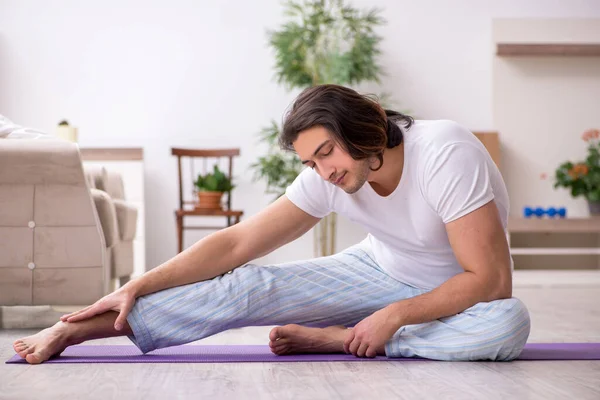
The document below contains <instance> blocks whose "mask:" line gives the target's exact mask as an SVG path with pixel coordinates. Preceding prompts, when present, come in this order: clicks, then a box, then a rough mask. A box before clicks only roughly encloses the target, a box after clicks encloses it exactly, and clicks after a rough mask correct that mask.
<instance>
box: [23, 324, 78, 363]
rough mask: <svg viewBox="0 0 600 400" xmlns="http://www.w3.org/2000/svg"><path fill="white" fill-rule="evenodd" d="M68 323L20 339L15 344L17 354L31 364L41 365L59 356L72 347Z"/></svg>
mask: <svg viewBox="0 0 600 400" xmlns="http://www.w3.org/2000/svg"><path fill="white" fill-rule="evenodd" d="M67 325H68V323H65V322H60V321H59V322H57V323H56V324H55V325H54V326H52V327H50V328H47V329H44V330H43V331H40V332H38V333H36V334H35V335H32V336H27V337H26V338H23V339H19V340H17V341H15V342H14V343H13V348H14V349H15V352H16V353H17V354H18V355H19V356H21V358H24V359H25V360H27V362H28V363H29V364H39V363H41V362H44V361H46V360H47V359H49V358H50V357H52V356H54V355H58V354H60V353H62V352H63V351H64V349H66V348H67V346H70V345H71V344H72V343H70V342H69V335H68V327H67Z"/></svg>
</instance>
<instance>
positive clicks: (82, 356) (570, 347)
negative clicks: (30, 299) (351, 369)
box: [6, 343, 600, 364]
mask: <svg viewBox="0 0 600 400" xmlns="http://www.w3.org/2000/svg"><path fill="white" fill-rule="evenodd" d="M518 360H600V343H530V344H527V345H526V346H525V349H523V352H522V353H521V355H520V356H519V358H518ZM298 361H300V362H315V361H317V362H318V361H363V362H366V361H429V360H425V359H423V358H387V357H379V356H378V357H375V358H358V357H354V356H353V355H351V354H298V355H289V356H277V355H275V354H273V353H271V350H270V349H269V346H265V345H243V346H242V345H234V346H225V345H213V346H198V345H186V346H174V347H168V348H165V349H159V350H154V351H152V352H150V353H148V354H145V355H143V354H142V353H141V352H140V351H139V349H138V348H137V347H135V346H132V345H115V346H89V345H77V346H71V347H68V348H67V349H66V350H65V351H64V352H63V353H62V354H61V355H60V356H59V357H56V358H53V359H50V360H48V361H46V362H45V364H65V363H67V364H69V363H226V362H298ZM6 363H7V364H27V362H26V361H25V360H23V359H22V358H21V357H19V356H18V355H16V354H15V355H14V356H13V357H12V358H11V359H10V360H8V361H6Z"/></svg>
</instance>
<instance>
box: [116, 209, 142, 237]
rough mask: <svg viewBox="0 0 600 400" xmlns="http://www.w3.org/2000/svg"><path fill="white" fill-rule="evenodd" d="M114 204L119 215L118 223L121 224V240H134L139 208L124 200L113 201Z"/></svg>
mask: <svg viewBox="0 0 600 400" xmlns="http://www.w3.org/2000/svg"><path fill="white" fill-rule="evenodd" d="M113 203H114V206H115V210H116V213H117V222H118V224H119V234H120V235H121V240H123V241H131V240H133V239H134V238H135V234H136V231H137V218H138V210H137V208H136V207H135V206H133V205H132V204H131V203H127V202H126V201H124V200H114V199H113Z"/></svg>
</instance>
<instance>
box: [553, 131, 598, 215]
mask: <svg viewBox="0 0 600 400" xmlns="http://www.w3.org/2000/svg"><path fill="white" fill-rule="evenodd" d="M581 138H582V139H583V140H584V141H585V142H587V143H588V154H587V157H586V159H585V160H583V161H577V162H571V161H565V162H564V163H562V164H560V166H559V167H558V168H557V169H556V173H555V179H556V182H555V184H554V188H557V187H564V188H567V189H570V190H571V196H573V197H578V196H584V197H585V198H586V199H587V202H588V206H589V209H590V214H591V215H600V130H598V129H589V130H587V131H585V132H584V133H583V135H582V136H581Z"/></svg>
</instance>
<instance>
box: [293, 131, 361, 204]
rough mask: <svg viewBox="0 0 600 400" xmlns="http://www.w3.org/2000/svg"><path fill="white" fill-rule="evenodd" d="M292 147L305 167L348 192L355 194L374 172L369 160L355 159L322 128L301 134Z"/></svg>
mask: <svg viewBox="0 0 600 400" xmlns="http://www.w3.org/2000/svg"><path fill="white" fill-rule="evenodd" d="M293 146H294V150H296V153H297V154H298V156H299V157H300V159H301V160H302V163H303V164H304V165H306V166H308V167H310V168H313V169H314V170H315V171H317V173H318V174H319V175H320V176H321V178H323V179H325V180H326V181H328V182H330V183H331V184H334V185H336V186H339V187H340V188H341V189H343V190H344V191H345V192H346V193H350V194H352V193H356V192H357V191H358V190H359V189H360V188H361V187H362V186H363V185H364V184H365V182H366V181H367V179H368V177H369V173H370V172H371V170H370V169H369V165H370V163H369V160H368V159H365V160H354V159H353V158H352V157H350V155H349V154H348V153H347V152H345V151H344V150H343V149H342V148H341V147H340V146H339V145H338V144H337V143H336V142H335V141H334V140H333V138H332V137H331V135H330V134H329V132H328V131H327V129H325V128H323V127H322V126H315V127H312V128H310V129H307V130H305V131H302V132H300V134H299V135H298V139H296V141H295V142H294V143H293Z"/></svg>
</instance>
